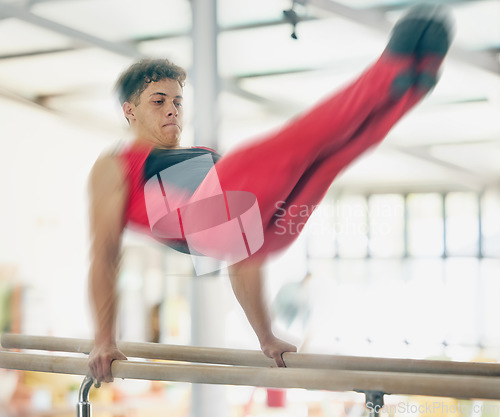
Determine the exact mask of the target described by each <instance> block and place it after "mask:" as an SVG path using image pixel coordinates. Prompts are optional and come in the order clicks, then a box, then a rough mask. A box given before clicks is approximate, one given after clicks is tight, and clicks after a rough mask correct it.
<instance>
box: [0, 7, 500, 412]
mask: <svg viewBox="0 0 500 417" xmlns="http://www.w3.org/2000/svg"><path fill="white" fill-rule="evenodd" d="M416 3H419V1H416V0H335V1H334V0H301V1H298V0H297V1H291V0H253V1H243V0H218V1H217V0H192V1H188V0H142V1H141V2H138V1H132V0H1V1H0V196H1V204H0V332H7V331H9V332H21V333H25V334H32V335H52V336H65V337H86V338H90V337H92V322H91V316H90V312H89V306H88V300H87V281H86V280H87V270H88V231H87V194H86V182H87V176H88V173H89V171H90V169H91V167H92V165H93V163H94V161H95V160H96V158H97V157H98V156H99V155H100V154H101V153H103V152H105V151H108V150H110V149H113V148H114V147H116V146H119V145H120V144H121V143H126V142H127V140H129V139H130V137H129V133H128V131H127V124H126V121H125V119H124V118H123V116H122V115H121V110H120V108H119V105H118V102H117V100H116V98H115V97H114V94H113V85H114V82H115V80H116V78H117V77H118V75H119V74H120V72H121V71H122V70H123V69H125V68H126V67H127V66H128V65H129V64H130V63H131V62H133V61H134V60H135V59H137V58H139V57H142V56H152V57H166V58H168V59H170V60H172V61H174V62H175V63H177V64H178V65H181V66H183V67H185V68H186V69H187V70H188V72H189V78H188V83H187V85H186V87H185V96H186V100H185V110H186V117H187V120H186V123H185V129H184V133H183V141H182V144H183V145H184V146H190V145H194V144H196V145H204V146H211V147H214V148H216V149H217V150H218V151H219V152H220V153H225V152H227V151H229V150H230V149H232V148H233V147H235V146H238V144H241V143H243V142H244V141H247V140H252V138H256V137H258V135H259V134H260V133H263V132H266V131H268V130H270V129H275V128H277V127H279V126H280V125H281V124H283V123H284V122H285V121H286V120H288V119H290V118H291V117H293V116H294V115H296V114H298V113H300V112H301V111H303V110H305V109H306V108H308V107H310V106H311V105H312V104H314V103H315V102H317V101H318V100H320V99H321V98H322V97H323V96H324V95H325V94H328V93H329V92H331V91H334V90H336V89H338V88H340V87H341V86H343V85H344V84H345V83H347V82H348V81H349V80H350V79H352V78H354V77H355V76H357V75H358V74H359V73H360V72H361V71H363V69H364V68H366V66H367V65H369V64H370V63H371V62H372V61H374V60H375V59H376V58H377V57H378V55H379V54H380V53H381V52H382V50H383V48H384V46H385V43H386V41H387V39H388V35H389V33H390V28H391V27H392V25H393V23H394V22H395V21H396V20H397V18H398V17H399V16H400V15H401V13H403V12H404V10H405V9H407V8H408V7H410V6H411V5H413V4H416ZM433 3H440V4H446V5H447V6H449V7H450V8H451V9H452V12H453V15H454V17H455V20H456V23H455V25H456V28H455V29H456V39H455V42H454V44H453V47H452V50H451V52H450V55H449V58H448V59H447V60H446V61H445V64H444V68H443V71H442V78H441V81H440V83H439V84H438V85H437V87H436V88H435V90H434V91H433V92H432V94H431V95H430V96H429V97H428V98H426V99H425V100H424V102H423V103H421V104H420V105H419V106H418V108H416V109H415V110H414V111H412V112H411V113H410V114H409V115H408V116H406V117H405V118H404V119H403V120H402V121H401V122H400V123H399V124H398V125H397V126H396V127H395V128H394V129H393V130H392V131H391V133H390V134H389V136H388V137H387V139H386V140H385V141H384V143H383V144H382V145H381V146H380V147H379V148H378V149H377V150H376V151H375V152H371V153H369V154H368V155H366V156H364V157H362V158H361V159H359V160H358V161H357V162H356V163H355V164H354V165H353V166H351V167H350V168H349V169H348V170H346V171H345V172H344V173H343V174H342V175H341V176H340V177H339V178H338V179H337V180H336V182H335V183H334V185H333V186H332V187H331V190H330V192H329V193H328V195H327V197H326V199H325V200H324V202H323V204H322V205H321V206H320V207H319V208H318V209H317V211H316V212H315V213H314V215H313V216H312V218H311V220H310V222H309V223H308V225H307V226H306V227H305V229H304V232H303V233H302V235H301V237H300V238H299V239H298V240H297V242H296V243H295V244H294V245H293V246H292V247H291V248H290V249H289V250H288V251H287V252H286V253H284V254H283V255H282V256H281V257H279V258H277V259H276V260H274V261H273V262H272V263H271V264H270V265H269V266H268V268H267V271H266V272H267V285H268V287H267V293H268V298H269V303H270V305H272V310H273V315H274V322H275V327H276V331H277V332H278V333H279V334H280V335H281V336H282V337H284V338H286V339H287V340H290V341H291V342H294V343H296V344H297V345H298V346H299V347H300V350H302V351H304V352H312V353H331V354H349V355H366V356H384V357H408V358H442V359H450V360H493V361H496V360H498V359H499V358H500V303H499V302H498V297H499V294H500V1H498V0H477V1H472V0H469V1H467V0H440V1H436V2H433ZM304 141H307V138H304ZM271 180H272V179H271ZM123 253H124V255H123V262H122V271H121V275H120V295H121V306H120V317H119V322H120V325H119V332H120V338H121V339H122V340H128V341H154V342H163V343H176V344H199V345H214V346H227V347H236V348H253V349H259V346H258V343H257V340H256V338H255V336H254V334H253V332H252V330H251V328H250V327H249V325H248V324H247V323H246V320H245V318H244V315H243V313H242V311H241V309H240V307H239V306H238V305H237V303H236V301H235V299H234V297H233V295H232V294H231V290H230V287H229V283H228V280H227V277H226V275H225V272H224V271H221V274H220V276H217V277H210V278H206V279H205V280H203V277H199V278H193V265H192V263H191V259H190V258H189V257H187V256H184V255H179V254H177V253H176V252H174V251H172V250H170V249H168V248H163V247H161V246H159V245H157V244H156V243H154V242H152V241H150V240H147V239H145V238H143V237H140V236H137V235H135V234H132V233H127V234H126V236H125V239H124V242H123ZM196 280H198V281H196ZM200 280H201V281H200ZM200 285H201V286H200ZM78 385H79V378H72V377H61V376H50V378H48V377H47V376H42V375H38V374H34V373H20V372H12V371H5V370H0V417H7V416H9V417H10V416H16V417H18V416H42V415H43V416H49V415H74V414H73V404H74V395H75V393H76V390H77V389H78ZM198 388H199V392H198V391H196V390H197V389H198ZM198 388H196V389H194V390H192V387H190V386H189V385H188V384H169V383H151V382H132V381H117V382H116V383H115V384H112V385H105V386H104V387H103V388H101V389H100V390H95V391H96V392H95V393H93V395H95V396H96V397H95V400H94V403H95V404H96V405H95V411H94V414H95V415H96V416H100V415H103V416H142V415H147V416H155V415H166V414H172V415H175V416H184V415H186V416H187V415H190V414H191V415H194V416H195V417H201V416H214V417H215V416H217V417H223V416H225V415H227V416H264V415H266V416H267V415H275V416H278V415H283V416H327V417H330V416H358V415H362V414H363V413H364V412H365V411H364V408H363V400H362V396H360V395H357V394H336V393H326V392H325V393H323V392H305V391H301V390H290V391H289V392H288V393H286V394H287V395H286V399H285V398H283V397H284V396H283V395H282V396H280V395H278V397H279V399H280V401H278V404H273V403H272V401H271V400H270V399H272V398H275V399H276V398H277V397H276V394H273V395H274V397H273V396H271V395H270V394H269V393H268V392H266V390H263V389H253V388H248V387H239V388H236V387H216V388H213V389H214V390H213V391H208V392H209V394H208V398H209V399H208V400H207V399H206V398H207V395H205V394H203V392H204V390H205V388H206V387H198ZM210 389H212V387H211V388H210ZM399 400H400V399H399ZM399 400H398V399H395V400H393V401H399ZM404 401H413V402H415V401H417V402H418V399H405V400H404ZM450 401H451V400H450ZM272 405H274V406H273V407H271V406H272ZM276 405H279V406H276ZM441 411H442V413H441V414H439V412H437V414H439V415H448V414H450V412H449V410H444V409H443V410H441ZM446 411H448V413H446ZM396 414H397V413H396ZM417 414H418V413H417ZM437 414H436V415H437ZM451 414H453V413H451ZM455 414H456V413H455ZM497 414H500V413H497ZM475 415H478V414H475ZM483 415H486V413H483ZM494 415H496V414H494Z"/></svg>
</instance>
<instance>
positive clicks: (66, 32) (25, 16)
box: [0, 1, 144, 58]
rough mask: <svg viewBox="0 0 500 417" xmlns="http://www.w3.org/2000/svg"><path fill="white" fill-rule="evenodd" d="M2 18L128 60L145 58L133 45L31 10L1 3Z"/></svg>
mask: <svg viewBox="0 0 500 417" xmlns="http://www.w3.org/2000/svg"><path fill="white" fill-rule="evenodd" d="M0 17H13V18H16V19H19V20H22V21H24V22H27V23H31V24H32V25H35V26H38V27H41V28H44V29H47V30H50V31H52V32H56V33H59V34H60V35H63V36H67V37H69V38H71V39H74V40H76V41H78V42H83V43H85V44H88V45H91V46H96V47H98V48H101V49H104V50H106V51H109V52H113V53H116V54H118V55H121V56H125V57H128V58H139V57H142V56H144V55H143V54H142V53H140V52H139V51H138V50H137V48H135V47H134V46H133V45H130V44H126V43H122V42H109V41H107V40H105V39H101V38H98V37H97V36H94V35H91V34H89V33H85V32H82V31H79V30H76V29H73V28H71V27H69V26H66V25H62V24H60V23H57V22H54V21H52V20H49V19H45V18H44V17H41V16H38V15H36V14H34V13H32V12H30V11H29V10H26V9H23V8H21V7H16V6H12V5H10V4H7V3H5V2H4V1H1V2H0Z"/></svg>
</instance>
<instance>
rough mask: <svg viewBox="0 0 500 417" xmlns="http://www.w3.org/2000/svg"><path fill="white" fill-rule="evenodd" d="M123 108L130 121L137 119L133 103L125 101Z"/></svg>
mask: <svg viewBox="0 0 500 417" xmlns="http://www.w3.org/2000/svg"><path fill="white" fill-rule="evenodd" d="M122 110H123V115H124V116H125V117H126V118H127V120H128V121H129V123H130V122H132V120H135V114H134V112H135V106H134V105H133V104H132V103H129V102H128V101H126V102H125V103H123V106H122Z"/></svg>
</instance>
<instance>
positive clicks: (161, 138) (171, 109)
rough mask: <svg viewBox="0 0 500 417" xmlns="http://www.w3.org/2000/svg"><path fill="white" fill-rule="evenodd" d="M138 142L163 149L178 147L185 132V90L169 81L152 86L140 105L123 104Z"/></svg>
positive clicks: (165, 80) (144, 92) (140, 101)
mask: <svg viewBox="0 0 500 417" xmlns="http://www.w3.org/2000/svg"><path fill="white" fill-rule="evenodd" d="M123 112H124V114H125V117H126V118H127V119H128V120H129V122H130V126H131V128H132V130H133V131H134V133H135V136H136V139H138V140H142V141H147V142H150V143H153V144H154V145H155V146H157V147H161V148H178V147H179V141H180V136H181V132H182V121H183V120H182V119H183V115H184V110H183V107H182V87H181V86H180V85H179V83H178V82H177V81H175V80H172V79H170V78H165V79H163V80H160V81H158V82H153V83H150V84H149V85H148V86H147V88H146V89H145V90H144V91H143V92H142V93H141V95H140V96H139V100H137V103H129V102H126V103H125V104H124V105H123Z"/></svg>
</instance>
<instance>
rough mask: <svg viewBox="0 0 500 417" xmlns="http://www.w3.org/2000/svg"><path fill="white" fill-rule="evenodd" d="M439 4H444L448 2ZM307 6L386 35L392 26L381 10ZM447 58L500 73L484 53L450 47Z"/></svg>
mask: <svg viewBox="0 0 500 417" xmlns="http://www.w3.org/2000/svg"><path fill="white" fill-rule="evenodd" d="M441 3H443V4H446V3H449V2H441ZM307 4H308V5H310V6H313V7H317V8H319V9H321V10H325V11H328V12H330V13H333V14H335V15H338V16H342V17H344V18H346V19H349V20H351V21H353V22H356V23H359V24H362V25H364V26H367V27H370V28H372V29H375V30H378V31H381V32H384V33H387V34H388V33H389V32H390V30H391V28H392V26H393V24H392V23H391V22H389V21H388V20H387V18H386V17H385V13H384V10H383V9H382V8H371V9H353V8H352V7H348V6H345V5H343V4H340V3H338V2H336V1H333V0H308V2H307ZM408 6H410V5H408ZM449 56H450V58H452V59H455V60H457V61H460V62H464V63H466V64H468V65H471V66H474V67H477V68H481V69H483V70H487V71H491V72H494V73H495V74H499V73H500V62H499V61H498V59H496V57H495V55H494V54H491V53H488V52H485V51H469V50H466V49H464V48H461V47H460V46H455V45H452V47H451V48H450V53H449Z"/></svg>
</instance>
